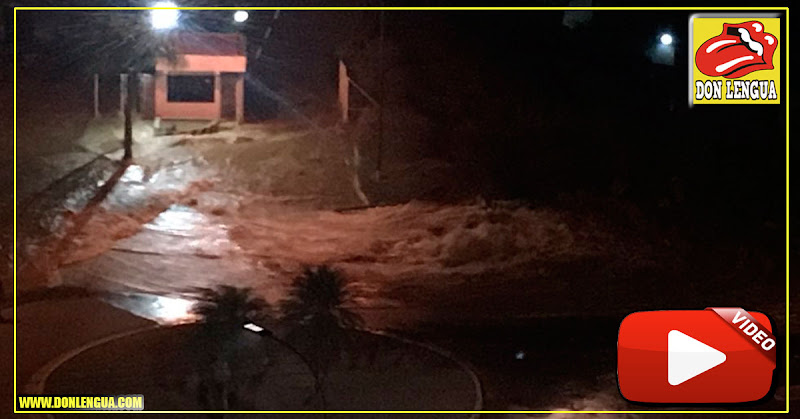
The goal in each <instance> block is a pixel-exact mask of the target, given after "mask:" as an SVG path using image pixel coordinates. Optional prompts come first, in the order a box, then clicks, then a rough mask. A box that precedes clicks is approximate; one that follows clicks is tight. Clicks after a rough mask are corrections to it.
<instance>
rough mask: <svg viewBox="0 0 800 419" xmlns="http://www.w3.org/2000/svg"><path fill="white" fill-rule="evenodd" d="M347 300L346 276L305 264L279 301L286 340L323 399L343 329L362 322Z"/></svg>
mask: <svg viewBox="0 0 800 419" xmlns="http://www.w3.org/2000/svg"><path fill="white" fill-rule="evenodd" d="M351 301H352V294H351V293H350V290H349V287H348V281H347V279H346V278H345V277H344V276H343V275H342V274H341V273H340V272H339V271H337V270H335V269H332V268H330V267H328V266H325V265H322V266H317V267H306V268H305V269H304V270H303V273H302V274H301V275H300V276H298V277H297V278H295V281H294V284H293V285H292V288H291V289H290V291H289V295H288V297H287V298H286V299H285V300H283V301H282V302H281V312H282V314H283V318H282V319H283V320H284V321H286V322H288V323H289V324H290V325H291V326H292V330H291V332H290V333H289V337H288V340H289V341H290V342H291V343H292V344H293V345H294V346H295V347H296V348H297V350H298V351H299V352H301V353H302V354H303V356H304V358H305V359H306V360H307V362H308V363H309V367H310V368H311V370H312V372H313V373H314V377H315V379H316V387H317V392H318V393H319V394H320V395H321V396H322V401H323V403H325V394H324V384H325V380H326V378H327V375H328V371H329V369H330V367H331V366H332V365H333V364H335V363H336V362H337V361H338V359H339V358H340V356H341V353H342V350H343V347H344V344H345V342H346V341H348V340H349V335H348V332H347V329H353V328H356V327H359V326H360V325H361V324H362V323H363V320H362V319H361V317H360V316H359V315H358V314H356V313H354V312H352V311H351V310H349V309H348V308H347V307H346V306H347V305H348V303H350V302H351Z"/></svg>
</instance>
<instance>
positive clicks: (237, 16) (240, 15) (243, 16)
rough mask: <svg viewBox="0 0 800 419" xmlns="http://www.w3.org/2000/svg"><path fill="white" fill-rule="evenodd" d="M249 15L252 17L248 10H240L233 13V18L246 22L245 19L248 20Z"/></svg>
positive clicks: (239, 21)
mask: <svg viewBox="0 0 800 419" xmlns="http://www.w3.org/2000/svg"><path fill="white" fill-rule="evenodd" d="M248 17H250V14H249V13H247V11H245V10H238V11H237V12H236V13H234V14H233V20H235V21H236V22H238V23H242V22H244V21H245V20H247V18H248Z"/></svg>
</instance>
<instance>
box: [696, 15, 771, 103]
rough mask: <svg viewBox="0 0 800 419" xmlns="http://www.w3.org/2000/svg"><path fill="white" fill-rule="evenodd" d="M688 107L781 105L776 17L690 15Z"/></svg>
mask: <svg viewBox="0 0 800 419" xmlns="http://www.w3.org/2000/svg"><path fill="white" fill-rule="evenodd" d="M689 32H690V33H689V39H690V40H691V46H692V49H691V50H690V57H689V63H690V68H689V74H690V80H691V83H692V84H691V86H690V89H691V90H690V92H691V93H690V104H717V103H719V104H722V103H724V104H737V103H741V104H744V103H747V104H752V103H780V54H779V51H780V50H779V40H778V35H777V34H778V33H780V18H778V17H767V16H749V17H748V16H723V15H694V16H692V17H691V18H690V21H689Z"/></svg>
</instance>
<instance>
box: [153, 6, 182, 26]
mask: <svg viewBox="0 0 800 419" xmlns="http://www.w3.org/2000/svg"><path fill="white" fill-rule="evenodd" d="M153 7H162V8H163V7H176V6H175V3H172V2H169V1H160V2H158V3H156V4H154V5H153ZM180 13H181V12H180V10H178V9H153V10H151V11H150V24H151V25H153V29H169V28H174V27H176V26H178V17H179V16H180Z"/></svg>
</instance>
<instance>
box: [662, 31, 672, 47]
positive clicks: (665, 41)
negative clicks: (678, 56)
mask: <svg viewBox="0 0 800 419" xmlns="http://www.w3.org/2000/svg"><path fill="white" fill-rule="evenodd" d="M661 43H662V44H664V45H670V44H672V35H670V34H668V33H665V34H663V35H661Z"/></svg>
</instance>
